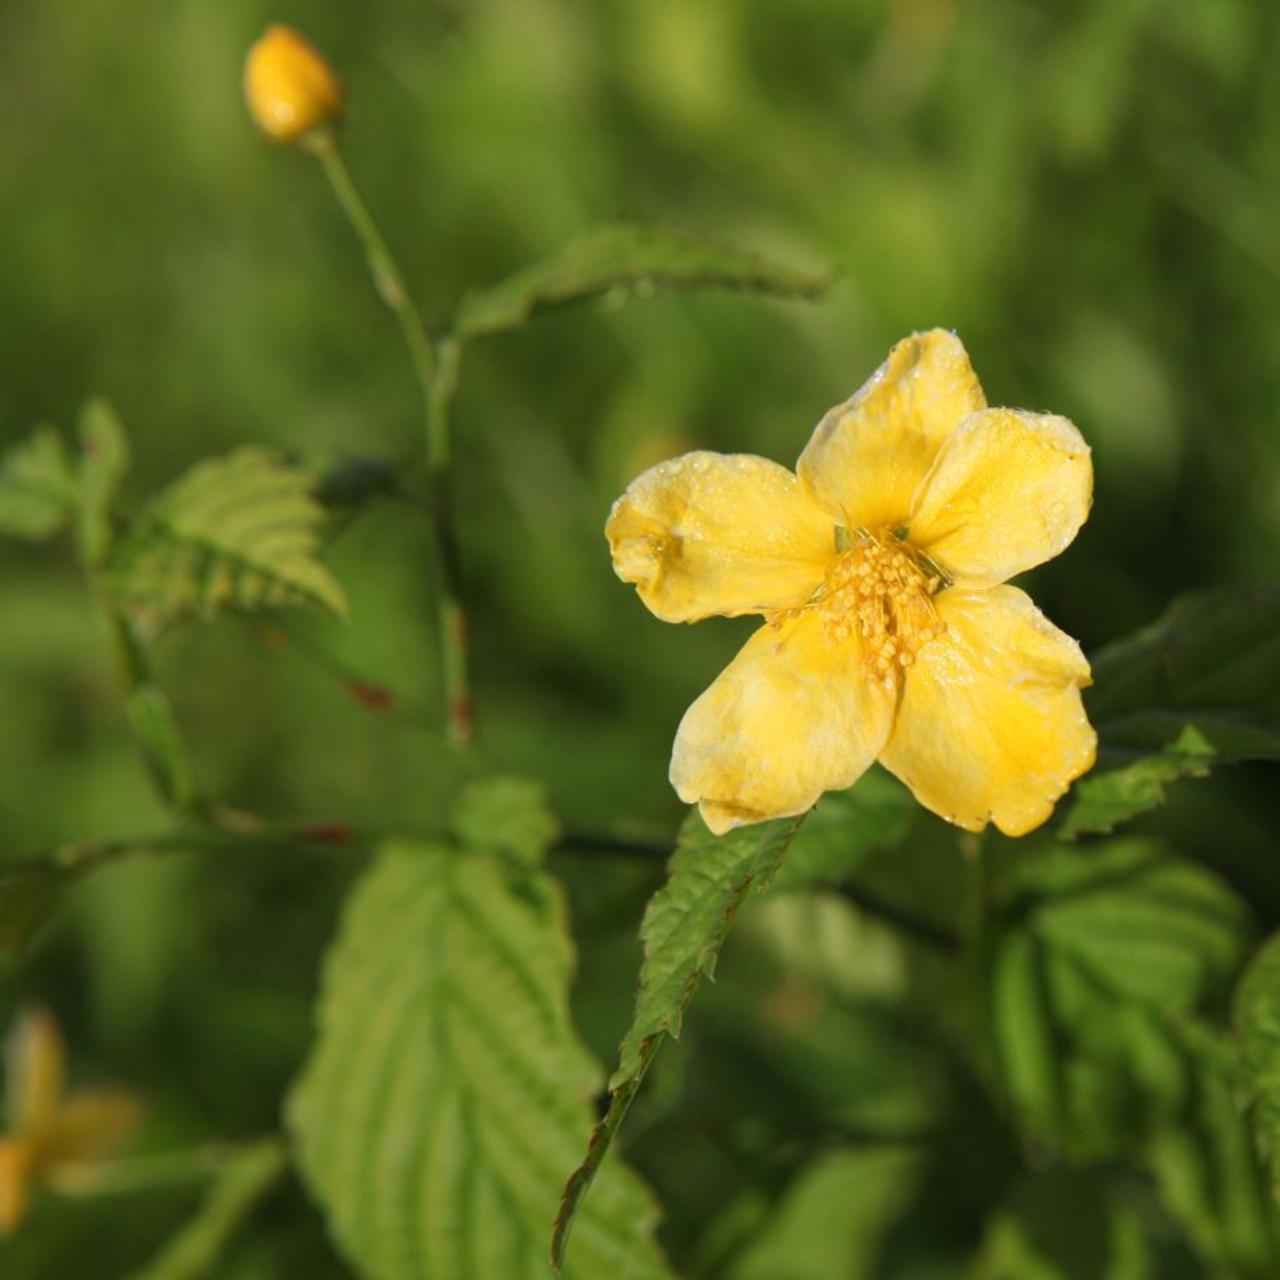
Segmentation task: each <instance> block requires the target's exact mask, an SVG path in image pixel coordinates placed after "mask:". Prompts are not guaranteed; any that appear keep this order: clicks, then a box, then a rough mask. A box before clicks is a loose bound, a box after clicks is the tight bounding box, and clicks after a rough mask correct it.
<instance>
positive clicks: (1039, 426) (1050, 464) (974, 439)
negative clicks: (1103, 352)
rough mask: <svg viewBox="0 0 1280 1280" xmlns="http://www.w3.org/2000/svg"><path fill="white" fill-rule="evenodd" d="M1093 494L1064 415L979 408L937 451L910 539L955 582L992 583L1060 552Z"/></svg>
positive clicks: (1080, 446)
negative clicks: (979, 411) (979, 410)
mask: <svg viewBox="0 0 1280 1280" xmlns="http://www.w3.org/2000/svg"><path fill="white" fill-rule="evenodd" d="M1092 497H1093V463H1092V461H1091V460H1090V458H1089V446H1088V445H1087V444H1085V442H1084V440H1083V438H1082V437H1081V435H1080V432H1079V431H1077V430H1076V428H1075V426H1074V425H1073V424H1072V423H1070V422H1068V421H1067V419H1066V418H1059V417H1057V416H1056V415H1054V414H1048V413H1024V412H1022V411H1021V410H1019V409H984V410H983V411H982V412H981V413H975V414H974V415H973V416H972V417H971V418H969V419H967V420H966V421H965V422H964V424H963V425H962V426H961V427H960V429H959V430H958V431H956V432H955V434H954V435H952V436H951V437H950V438H949V439H948V440H947V441H946V442H945V443H944V444H943V446H942V448H941V449H940V450H939V451H938V456H937V458H935V459H934V463H933V466H932V467H931V468H930V470H929V474H928V475H927V476H926V477H925V480H924V483H923V484H922V485H921V486H920V491H919V493H917V495H916V500H915V507H914V510H913V511H912V513H911V520H910V535H909V536H910V538H911V541H912V543H913V544H914V545H915V546H917V547H919V548H920V549H921V550H923V551H926V552H927V553H928V554H929V555H930V556H931V557H932V558H933V559H934V560H935V561H936V562H937V563H938V564H939V565H940V566H941V567H942V568H943V569H945V570H946V572H947V573H948V574H949V575H950V576H951V577H953V578H954V579H955V580H956V581H959V582H962V583H964V584H965V585H968V586H991V585H994V584H995V583H997V582H1004V581H1005V580H1006V579H1007V578H1011V577H1013V575H1014V574H1015V573H1022V572H1023V571H1024V570H1026V569H1031V568H1034V567H1035V566H1036V565H1038V564H1043V563H1044V561H1046V560H1051V559H1052V558H1053V557H1054V556H1056V555H1057V554H1058V553H1059V552H1060V551H1062V550H1063V549H1064V548H1066V547H1067V546H1068V545H1069V544H1070V542H1071V540H1072V538H1074V537H1075V536H1076V533H1077V531H1078V530H1079V528H1080V526H1081V525H1082V524H1084V522H1085V518H1086V517H1087V516H1088V514H1089V503H1090V501H1091V500H1092Z"/></svg>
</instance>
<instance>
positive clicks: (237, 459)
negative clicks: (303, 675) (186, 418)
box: [107, 448, 346, 633]
mask: <svg viewBox="0 0 1280 1280" xmlns="http://www.w3.org/2000/svg"><path fill="white" fill-rule="evenodd" d="M310 487H311V479H310V477H309V476H307V475H306V474H305V473H304V472H302V471H300V470H298V469H296V468H294V467H291V466H289V465H287V464H286V463H284V462H283V461H281V460H280V459H279V458H278V457H276V456H275V455H274V454H272V453H270V452H268V451H267V450H264V449H257V448H245V449H239V450H237V451H236V452H235V453H232V454H230V455H228V456H227V457H225V458H216V459H213V460H211V461H208V462H202V463H200V464H199V465H198V466H196V467H194V468H192V470H191V471H189V472H188V473H187V474H186V475H185V476H183V477H182V478H181V479H180V480H178V481H177V483H175V484H174V485H172V486H171V487H170V488H169V489H167V490H166V491H165V492H164V493H162V494H161V495H160V496H159V497H158V498H157V499H156V500H155V501H154V502H152V503H151V505H150V506H149V507H148V508H147V509H146V511H145V512H143V514H142V516H141V518H140V519H139V521H138V524H137V526H136V527H135V528H134V529H133V530H132V531H131V532H130V534H129V535H128V536H127V537H126V538H125V539H124V540H123V541H122V542H120V543H119V544H118V545H117V547H116V549H115V552H114V553H113V555H112V557H111V560H110V562H109V564H108V566H107V581H108V584H109V586H110V588H111V590H112V592H113V593H114V595H115V596H116V598H117V599H118V600H119V602H120V604H121V606H122V607H123V608H125V609H126V610H127V611H128V612H129V613H130V614H131V616H132V617H133V618H134V620H135V621H136V622H137V624H138V625H139V627H140V628H142V629H143V630H144V631H148V632H151V633H155V632H158V631H159V630H161V629H162V628H163V627H164V626H165V625H166V624H168V623H169V622H171V621H173V620H174V619H177V618H180V617H184V616H188V615H195V616H197V617H202V618H209V617H212V616H213V615H214V614H215V613H217V612H218V610H220V609H223V608H238V609H262V608H278V607H285V606H292V605H299V604H313V605H319V606H320V607H322V608H325V609H328V610H329V611H330V612H331V613H334V614H337V615H339V616H343V615H345V613H346V599H345V597H344V595H343V592H342V588H341V587H340V586H339V585H338V583H337V581H336V580H335V579H334V577H333V576H332V574H330V572H329V570H328V569H327V568H325V566H324V565H323V564H322V563H321V561H320V560H319V559H318V557H317V552H318V549H319V545H320V528H321V526H322V524H323V523H324V519H325V516H324V511H323V509H322V508H321V506H320V505H319V503H317V502H316V501H315V500H314V499H313V498H312V497H311V494H310Z"/></svg>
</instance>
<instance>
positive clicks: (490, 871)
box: [289, 844, 669, 1280]
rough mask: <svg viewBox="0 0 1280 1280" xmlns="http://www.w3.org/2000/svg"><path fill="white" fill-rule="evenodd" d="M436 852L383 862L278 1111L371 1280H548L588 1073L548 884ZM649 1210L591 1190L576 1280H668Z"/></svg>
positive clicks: (346, 935)
mask: <svg viewBox="0 0 1280 1280" xmlns="http://www.w3.org/2000/svg"><path fill="white" fill-rule="evenodd" d="M508 874H509V869H508V868H506V867H504V865H503V864H502V863H501V862H499V861H498V860H497V859H494V858H490V857H486V856H484V855H481V854H477V853H473V852H465V853H458V852H457V851H455V850H452V849H448V848H444V847H441V846H432V845H417V844H412V845H411V844H403V845H395V846H392V847H390V848H388V849H386V850H385V851H384V852H383V854H382V855H381V856H380V858H379V859H378V861H377V863H376V864H375V865H374V867H373V868H372V869H371V870H370V871H369V872H368V873H367V875H366V876H365V878H364V880H363V881H362V882H361V883H360V884H359V886H358V887H357V889H356V891H355V893H354V894H353V896H352V898H351V900H350V902H349V904H348V907H347V910H346V913H345V918H344V921H343V924H342V928H341V932H340V935H339V938H338V940H337V942H336V943H335V945H334V947H333V950H332V951H331V953H330V955H329V958H328V961H327V963H326V970H325V977H324V983H323V991H322V995H321V1001H320V1027H319V1036H318V1039H317V1042H316V1045H315V1048H314V1050H313V1052H312V1055H311V1058H310V1060H309V1062H308V1064H307V1066H306V1069H305V1072H304V1074H303V1077H302V1079H301V1080H300V1082H299V1083H298V1085H297V1086H296V1088H295V1089H294V1092H293V1095H292V1097H291V1100H290V1104H289V1121H290V1127H291V1128H292V1130H293V1133H294V1135H295V1137H296V1140H297V1150H298V1156H299V1161H300V1164H301V1168H302V1171H303V1174H304V1176H305V1178H306V1180H307V1182H308V1184H309V1185H310V1187H311V1189H312V1191H313V1193H314V1194H315V1195H316V1197H317V1198H318V1199H319V1200H320V1201H321V1202H322V1203H323V1205H324V1206H325V1209H326V1211H327V1213H328V1216H329V1221H330V1224H331V1227H332V1230H333V1232H334V1235H335V1237H336V1239H337V1241H338V1243H339V1244H340V1246H341V1247H342V1249H343V1251H344V1252H345V1253H346V1255H347V1256H348V1258H350V1259H351V1261H352V1262H353V1263H354V1264H355V1265H356V1266H357V1267H358V1268H359V1270H360V1272H361V1274H362V1275H364V1276H367V1277H369V1278H370V1280H441V1278H442V1277H457V1278H458V1280H469V1278H474V1280H482V1278H484V1280H488V1277H495V1278H496V1277H505V1276H520V1277H529V1278H530V1280H534V1278H536V1277H539V1276H544V1277H545V1276H549V1275H550V1268H549V1264H548V1262H547V1260H546V1231H547V1225H548V1223H549V1222H550V1220H551V1217H552V1215H553V1213H554V1211H555V1205H556V1199H557V1193H558V1190H559V1183H560V1179H561V1177H562V1176H563V1171H564V1169H565V1168H567V1167H568V1166H569V1164H570V1163H571V1162H572V1160H573V1159H574V1158H575V1157H576V1155H577V1153H578V1151H579V1150H580V1149H581V1144H582V1142H583V1141H584V1140H585V1138H586V1134H587V1131H588V1129H589V1128H590V1115H589V1109H588V1105H587V1100H588V1098H589V1097H590V1096H591V1095H592V1093H593V1092H594V1090H595V1089H596V1087H597V1086H598V1083H599V1070H598V1068H597V1066H596V1064H595V1063H594V1062H593V1061H592V1060H591V1058H590V1057H589V1055H588V1054H587V1053H586V1051H585V1049H583V1047H582V1046H581V1044H580V1043H579V1041H578V1039H577V1036H576V1034H575V1032H574V1030H573V1026H572V1023H571V1021H570V1018H569V1005H568V982H569V974H570V969H571V964H572V954H571V948H570V944H569V941H568V936H567V932H566V930H565V923H564V918H563V906H562V902H561V899H560V896H559V893H558V891H557V889H556V888H555V886H554V883H553V882H552V881H551V880H549V879H548V878H546V877H545V876H542V875H540V874H538V873H536V872H531V871H530V872H525V873H524V874H523V876H522V877H521V879H520V883H519V886H518V891H517V890H516V888H514V887H513V885H512V884H511V883H510V881H509V879H508ZM654 1216H655V1214H654V1209H653V1206H652V1204H651V1203H650V1201H649V1198H648V1196H647V1194H646V1192H645V1191H644V1189H643V1187H642V1186H641V1185H640V1183H639V1182H638V1180H637V1179H636V1178H635V1177H634V1175H632V1174H631V1173H630V1172H629V1171H627V1170H626V1169H625V1168H623V1167H622V1166H621V1165H618V1164H611V1165H610V1166H609V1167H608V1168H607V1169H606V1170H605V1171H604V1174H603V1176H602V1178H601V1187H600V1195H599V1198H598V1200H597V1201H596V1202H595V1203H594V1205H593V1207H592V1208H591V1209H590V1210H589V1211H588V1213H587V1214H586V1216H585V1220H584V1222H583V1231H582V1234H581V1238H580V1240H579V1248H578V1250H577V1251H576V1255H575V1258H574V1259H573V1260H572V1261H571V1262H570V1264H569V1265H568V1267H567V1269H566V1274H567V1275H569V1276H571V1277H577V1278H578V1280H600V1278H601V1277H604V1276H608V1277H610V1278H611V1280H612V1278H614V1277H616V1278H617V1280H668V1277H669V1272H668V1271H667V1269H666V1267H665V1265H664V1264H663V1262H662V1260H661V1258H660V1256H659V1254H658V1251H657V1248H656V1246H655V1245H654V1244H653V1242H652V1239H651V1231H652V1226H653V1221H654Z"/></svg>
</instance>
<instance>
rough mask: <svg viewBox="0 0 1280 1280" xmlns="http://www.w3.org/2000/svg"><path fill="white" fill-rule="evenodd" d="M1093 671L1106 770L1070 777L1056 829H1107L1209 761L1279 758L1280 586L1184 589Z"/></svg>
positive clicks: (1093, 703)
mask: <svg viewBox="0 0 1280 1280" xmlns="http://www.w3.org/2000/svg"><path fill="white" fill-rule="evenodd" d="M1093 675H1094V686H1093V688H1092V689H1091V690H1089V692H1088V695H1087V706H1088V709H1089V715H1090V718H1091V719H1092V720H1093V722H1094V724H1095V725H1096V726H1097V729H1098V734H1099V739H1100V742H1101V747H1102V766H1101V767H1100V768H1099V769H1097V770H1095V771H1094V772H1093V773H1092V774H1090V775H1089V776H1088V777H1087V778H1085V779H1084V780H1083V781H1082V782H1080V783H1079V784H1078V785H1077V787H1076V790H1075V793H1074V802H1073V803H1072V805H1071V808H1070V809H1069V810H1068V812H1067V816H1066V819H1065V821H1064V823H1063V826H1062V834H1063V835H1064V836H1068V837H1074V836H1077V835H1082V834H1086V833H1091V832H1107V831H1111V830H1113V829H1114V828H1115V827H1116V826H1117V825H1118V824H1119V823H1121V822H1124V821H1127V820H1128V819H1129V818H1132V817H1135V816H1136V815H1137V814H1140V813H1143V812H1145V811H1146V810H1148V809H1151V808H1153V807H1155V806H1156V805H1158V804H1160V803H1161V802H1162V801H1163V799H1164V789H1165V786H1166V785H1167V784H1168V783H1170V782H1172V781H1174V780H1176V779H1178V778H1185V777H1201V776H1203V775H1204V774H1206V773H1207V772H1208V770H1209V768H1210V766H1212V765H1218V764H1234V763H1238V762H1240V761H1243V760H1280V593H1277V592H1273V591H1254V592H1229V591H1216V592H1208V593H1204V594H1200V595H1194V596H1187V597H1184V598H1183V599H1181V600H1179V601H1177V602H1176V603H1175V604H1174V605H1173V606H1172V607H1171V608H1170V609H1169V611H1168V612H1167V613H1166V614H1165V616H1164V617H1163V618H1161V619H1160V620H1159V621H1158V622H1156V623H1154V624H1153V625H1152V626H1149V627H1147V628H1145V629H1143V630H1142V631H1140V632H1138V634H1137V635H1135V636H1133V637H1131V638H1130V639H1127V640H1123V641H1120V642H1119V643H1118V644H1115V645H1112V646H1111V647H1109V648H1107V649H1105V650H1103V652H1102V653H1101V654H1099V655H1098V657H1097V658H1096V659H1095V660H1094V663H1093Z"/></svg>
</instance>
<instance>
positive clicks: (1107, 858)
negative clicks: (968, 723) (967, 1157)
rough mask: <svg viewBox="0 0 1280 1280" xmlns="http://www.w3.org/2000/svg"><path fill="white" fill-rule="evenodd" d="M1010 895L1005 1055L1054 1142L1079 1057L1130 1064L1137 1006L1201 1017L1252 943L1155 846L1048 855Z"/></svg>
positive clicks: (1002, 1003) (1213, 896)
mask: <svg viewBox="0 0 1280 1280" xmlns="http://www.w3.org/2000/svg"><path fill="white" fill-rule="evenodd" d="M1002 897H1003V902H1002V904H1001V906H1000V908H999V910H998V912H997V915H996V922H997V923H996V929H995V932H994V939H993V942H992V944H991V961H990V964H991V969H990V975H991V978H990V980H991V983H992V986H991V991H992V1001H993V1004H992V1018H993V1029H994V1032H995V1039H996V1048H997V1054H998V1057H999V1060H1000V1064H1001V1069H1002V1074H1003V1077H1004V1079H1005V1081H1006V1084H1007V1086H1008V1088H1009V1090H1010V1093H1011V1094H1012V1096H1013V1098H1014V1100H1015V1102H1016V1103H1017V1104H1018V1105H1019V1108H1020V1109H1021V1111H1022V1112H1023V1114H1024V1116H1025V1117H1026V1118H1027V1120H1028V1122H1029V1124H1030V1125H1031V1126H1032V1127H1033V1128H1034V1129H1036V1130H1038V1131H1040V1132H1041V1133H1043V1134H1046V1135H1048V1136H1051V1137H1054V1138H1058V1137H1060V1136H1061V1135H1060V1134H1059V1132H1058V1131H1059V1130H1060V1129H1061V1127H1062V1125H1063V1124H1064V1123H1066V1122H1067V1119H1068V1118H1069V1115H1070V1113H1071V1111H1072V1108H1071V1106H1070V1100H1069V1099H1067V1098H1065V1097H1064V1091H1066V1090H1069V1088H1070V1084H1071V1082H1070V1081H1069V1080H1068V1079H1066V1078H1065V1076H1064V1071H1065V1070H1066V1062H1067V1057H1068V1053H1069V1051H1070V1050H1072V1049H1073V1048H1074V1049H1075V1050H1078V1051H1080V1052H1083V1053H1085V1054H1088V1053H1090V1052H1093V1050H1094V1049H1095V1048H1098V1047H1099V1046H1101V1047H1102V1050H1103V1051H1104V1052H1108V1053H1109V1052H1110V1051H1111V1050H1112V1048H1115V1049H1116V1051H1117V1052H1118V1053H1120V1054H1121V1055H1127V1054H1128V1052H1129V1050H1130V1048H1131V1047H1132V1043H1131V1041H1132V1036H1133V1035H1134V1034H1135V1032H1134V1030H1133V1027H1132V1026H1130V1025H1128V1024H1127V1023H1125V1024H1124V1025H1120V1022H1122V1021H1123V1020H1124V1019H1126V1018H1127V1016H1128V1014H1127V1012H1126V1011H1127V1010H1129V1009H1137V1010H1141V1011H1143V1013H1144V1015H1145V1014H1149V1015H1150V1016H1152V1017H1155V1018H1157V1019H1169V1018H1176V1017H1183V1016H1186V1015H1188V1014H1191V1013H1193V1012H1194V1011H1195V1010H1196V1009H1197V1008H1199V1007H1201V1006H1202V1005H1203V1004H1204V1003H1205V1002H1206V1001H1208V1000H1210V999H1211V998H1212V997H1214V996H1215V995H1216V994H1219V993H1220V992H1221V991H1222V989H1223V987H1224V985H1225V983H1226V982H1227V980H1228V979H1229V978H1230V976H1231V974H1232V973H1233V972H1234V970H1235V968H1236V967H1237V966H1238V965H1239V963H1240V961H1241V959H1242V957H1243V954H1244V949H1245V947H1246V946H1247V944H1248V941H1249V936H1250V923H1249V915H1248V912H1247V910H1246V909H1245V907H1244V905H1243V903H1241V902H1240V900H1239V899H1238V898H1237V897H1236V896H1235V894H1234V893H1232V892H1231V890H1230V889H1228V888H1227V887H1226V886H1225V885H1224V884H1223V883H1222V882H1221V881H1219V880H1218V879H1217V878H1216V877H1215V876H1213V875H1212V874H1211V873H1210V872H1208V871H1206V870H1204V869H1203V868H1202V867H1199V866H1196V865H1195V864H1193V863H1190V862H1186V861H1183V860H1180V859H1176V858H1170V857H1167V856H1165V855H1164V854H1163V852H1162V851H1161V849H1160V848H1159V846H1157V845H1155V844H1153V843H1151V842H1149V841H1143V840H1133V839H1130V840H1120V839H1117V840H1112V841H1110V842H1109V843H1108V844H1106V845H1102V846H1095V847H1093V848H1090V849H1089V850H1088V851H1087V852H1086V851H1085V850H1076V849H1073V848H1071V847H1069V846H1060V847H1058V848H1055V849H1050V850H1047V851H1045V852H1044V853H1042V854H1040V855H1037V856H1036V857H1035V858H1034V859H1030V860H1028V861H1027V862H1026V863H1023V864H1022V865H1021V866H1020V867H1019V868H1018V869H1017V870H1016V872H1015V874H1014V875H1013V876H1012V877H1011V879H1010V881H1009V882H1008V884H1007V885H1006V886H1005V888H1004V890H1003V894H1002ZM1117 1020H1119V1021H1117ZM1136 1034H1140V1032H1138V1033H1136ZM1104 1041H1106V1043H1105V1044H1104V1043H1103V1042H1104Z"/></svg>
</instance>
